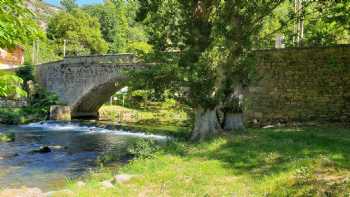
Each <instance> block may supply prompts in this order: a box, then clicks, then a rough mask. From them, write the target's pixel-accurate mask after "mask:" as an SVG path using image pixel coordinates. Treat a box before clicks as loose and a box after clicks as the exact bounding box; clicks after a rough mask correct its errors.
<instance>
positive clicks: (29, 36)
mask: <svg viewBox="0 0 350 197" xmlns="http://www.w3.org/2000/svg"><path fill="white" fill-rule="evenodd" d="M42 36H43V35H42V32H40V31H39V28H38V25H37V24H36V23H35V21H34V20H33V13H31V12H30V11H29V10H28V9H27V8H26V7H25V5H24V1H22V0H1V1H0V47H1V48H10V47H13V46H14V45H16V44H23V43H25V42H26V41H28V40H33V39H35V38H37V37H42Z"/></svg>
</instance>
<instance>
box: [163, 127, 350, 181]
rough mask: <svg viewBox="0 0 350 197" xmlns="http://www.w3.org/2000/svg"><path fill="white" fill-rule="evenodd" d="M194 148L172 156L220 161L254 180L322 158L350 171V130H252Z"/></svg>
mask: <svg viewBox="0 0 350 197" xmlns="http://www.w3.org/2000/svg"><path fill="white" fill-rule="evenodd" d="M189 146H190V145H189ZM194 146H195V148H194V149H193V148H192V149H191V148H189V149H190V150H189V149H187V150H181V148H180V149H179V148H178V149H177V150H175V151H174V150H171V151H170V152H172V153H175V154H177V153H178V154H180V155H181V154H184V152H186V153H185V154H186V155H187V156H189V157H190V158H198V157H199V158H206V159H209V160H220V161H223V162H224V165H225V167H226V168H228V169H231V170H233V171H234V173H235V174H249V175H250V176H262V175H271V174H274V173H279V172H282V171H286V170H288V169H293V168H297V167H302V166H304V165H312V164H313V162H315V161H317V160H319V159H322V158H326V159H327V160H330V161H331V162H332V163H333V164H332V165H334V167H336V168H342V169H348V170H350V149H349V147H350V129H341V128H299V129H298V128H294V129H249V130H248V132H247V133H238V134H226V135H224V136H221V137H219V138H217V139H213V140H210V141H207V142H204V143H200V144H196V145H194ZM173 148H174V147H173ZM168 150H170V149H168Z"/></svg>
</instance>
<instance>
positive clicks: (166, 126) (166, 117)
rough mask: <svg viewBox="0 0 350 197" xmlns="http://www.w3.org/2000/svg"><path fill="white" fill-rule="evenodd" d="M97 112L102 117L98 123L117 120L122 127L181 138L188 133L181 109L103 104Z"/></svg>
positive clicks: (186, 116)
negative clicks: (135, 107) (137, 107)
mask: <svg viewBox="0 0 350 197" xmlns="http://www.w3.org/2000/svg"><path fill="white" fill-rule="evenodd" d="M99 113H100V116H101V117H102V120H101V121H100V123H102V124H109V125H114V124H115V123H116V122H117V124H118V125H119V126H121V128H122V129H127V130H133V131H140V132H145V133H152V134H163V135H168V136H173V137H176V138H181V139H184V138H187V137H188V135H189V130H190V123H189V117H188V115H187V113H186V112H185V111H183V110H173V109H166V108H164V107H162V106H161V105H159V104H158V105H153V106H152V107H150V108H147V109H130V108H126V107H121V106H109V105H105V106H103V107H102V108H101V109H100V110H99ZM121 114H122V115H121ZM120 116H122V117H120Z"/></svg>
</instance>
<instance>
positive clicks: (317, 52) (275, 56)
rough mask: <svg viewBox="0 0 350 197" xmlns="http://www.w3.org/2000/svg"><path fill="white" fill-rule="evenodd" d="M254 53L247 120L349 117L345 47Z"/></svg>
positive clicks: (349, 54)
mask: <svg viewBox="0 0 350 197" xmlns="http://www.w3.org/2000/svg"><path fill="white" fill-rule="evenodd" d="M256 57H257V78H258V79H259V80H258V81H257V82H256V83H255V84H253V85H252V86H251V87H250V88H249V92H248V94H247V96H246V105H245V108H246V120H247V121H248V122H255V123H260V124H270V123H276V122H304V121H323V122H325V121H347V122H349V121H350V45H343V46H336V47H326V48H292V49H276V50H261V51H257V52H256Z"/></svg>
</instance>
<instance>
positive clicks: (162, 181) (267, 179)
mask: <svg viewBox="0 0 350 197" xmlns="http://www.w3.org/2000/svg"><path fill="white" fill-rule="evenodd" d="M164 113H166V112H164ZM149 117H152V118H149V119H150V120H151V121H142V120H141V121H133V120H129V121H122V122H120V124H121V125H118V124H119V123H118V124H116V123H114V122H113V121H102V122H92V123H91V122H90V123H86V124H95V125H97V126H98V127H105V128H107V129H112V130H113V129H124V130H131V131H133V132H137V131H142V132H146V133H152V134H160V135H167V136H172V137H173V140H172V141H171V142H169V143H168V144H167V145H166V146H165V147H162V148H152V146H153V145H152V144H143V145H142V146H140V147H141V148H139V151H143V150H145V151H144V152H146V153H147V154H146V156H142V157H138V158H134V159H133V160H131V161H129V162H128V163H126V164H125V165H117V166H115V165H113V163H110V164H109V165H107V166H108V167H101V168H100V169H98V170H95V171H93V172H91V173H88V175H86V176H84V177H81V178H80V179H77V180H68V181H67V184H66V186H65V187H64V188H62V189H64V190H62V192H57V193H52V195H51V196H57V197H64V196H72V197H73V196H74V197H76V196H79V197H100V196H101V197H115V196H276V197H277V196H278V197H280V196H346V195H347V194H349V193H350V151H349V148H348V147H349V146H350V128H349V127H346V126H342V125H325V126H321V125H319V126H308V127H302V126H300V127H288V128H283V127H275V128H265V129H264V128H255V129H253V128H249V129H247V131H246V132H238V133H237V132H236V133H226V134H222V135H221V136H219V137H217V138H215V139H212V140H209V141H204V142H201V143H193V142H189V141H187V140H186V139H187V137H188V136H189V135H190V127H189V126H188V124H185V123H186V120H185V119H183V120H182V121H173V122H171V121H163V120H164V119H161V120H160V119H159V117H160V118H163V117H165V116H157V117H158V119H156V118H154V117H153V115H152V116H149ZM84 124H85V123H84ZM144 152H143V153H142V154H144ZM112 155H113V154H112ZM112 159H113V158H112ZM116 175H123V176H124V175H125V176H132V177H133V178H131V179H130V180H127V181H123V182H118V181H115V177H116Z"/></svg>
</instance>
